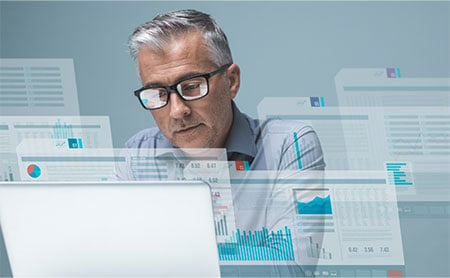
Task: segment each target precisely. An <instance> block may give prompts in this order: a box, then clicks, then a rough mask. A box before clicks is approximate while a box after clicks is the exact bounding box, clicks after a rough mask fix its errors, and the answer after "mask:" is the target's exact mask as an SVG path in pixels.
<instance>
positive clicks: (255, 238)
mask: <svg viewBox="0 0 450 278" xmlns="http://www.w3.org/2000/svg"><path fill="white" fill-rule="evenodd" d="M218 249H219V259H220V260H221V261H294V259H295V257H294V247H293V243H292V235H291V230H290V229H289V228H287V227H284V230H278V231H276V232H275V231H271V232H269V230H267V229H266V228H265V227H263V228H262V229H261V230H258V231H253V232H251V231H241V230H239V229H237V230H236V231H235V232H233V233H232V235H231V237H230V238H229V239H228V240H226V241H225V242H224V243H219V244H218Z"/></svg>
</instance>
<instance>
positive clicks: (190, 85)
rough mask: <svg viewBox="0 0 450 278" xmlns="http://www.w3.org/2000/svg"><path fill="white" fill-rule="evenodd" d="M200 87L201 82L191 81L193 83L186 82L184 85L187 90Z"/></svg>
mask: <svg viewBox="0 0 450 278" xmlns="http://www.w3.org/2000/svg"><path fill="white" fill-rule="evenodd" d="M199 87H200V83H191V84H186V85H184V86H183V90H186V91H192V90H196V89H198V88H199Z"/></svg>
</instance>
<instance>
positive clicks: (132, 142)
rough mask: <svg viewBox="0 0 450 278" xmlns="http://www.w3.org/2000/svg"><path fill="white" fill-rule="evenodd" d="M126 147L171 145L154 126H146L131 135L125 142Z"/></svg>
mask: <svg viewBox="0 0 450 278" xmlns="http://www.w3.org/2000/svg"><path fill="white" fill-rule="evenodd" d="M125 147H127V148H157V147H159V148H161V147H171V145H170V143H169V141H168V140H167V139H166V138H165V137H164V135H163V134H162V133H161V131H160V130H159V129H158V128H156V127H152V128H146V129H144V130H141V131H139V132H138V133H136V134H135V135H133V136H132V137H131V138H130V139H128V140H127V142H126V143H125Z"/></svg>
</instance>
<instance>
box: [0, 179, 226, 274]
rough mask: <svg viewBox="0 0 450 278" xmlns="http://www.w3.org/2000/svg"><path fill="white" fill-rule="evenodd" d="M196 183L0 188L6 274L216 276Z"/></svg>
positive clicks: (207, 216) (204, 202) (203, 198)
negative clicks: (7, 267)
mask: <svg viewBox="0 0 450 278" xmlns="http://www.w3.org/2000/svg"><path fill="white" fill-rule="evenodd" d="M213 221H214V218H213V212H212V203H211V192H210V188H209V186H208V185H207V184H205V183H203V182H192V181H191V182H187V181H183V182H147V181H146V182H70V183H69V182H41V183H20V182H8V183H0V224H1V228H2V230H3V235H4V240H5V245H6V250H7V253H8V257H9V261H10V264H11V270H12V273H13V275H14V276H208V277H213V276H220V269H219V258H218V251H217V244H216V240H215V233H214V222H213Z"/></svg>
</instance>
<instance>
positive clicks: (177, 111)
mask: <svg viewBox="0 0 450 278" xmlns="http://www.w3.org/2000/svg"><path fill="white" fill-rule="evenodd" d="M171 94H172V95H171V96H170V101H169V106H170V117H171V118H173V119H182V118H184V117H186V116H189V114H191V108H189V106H188V105H186V103H185V102H184V101H183V99H181V97H180V96H179V95H178V94H177V93H176V92H174V91H172V92H171Z"/></svg>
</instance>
